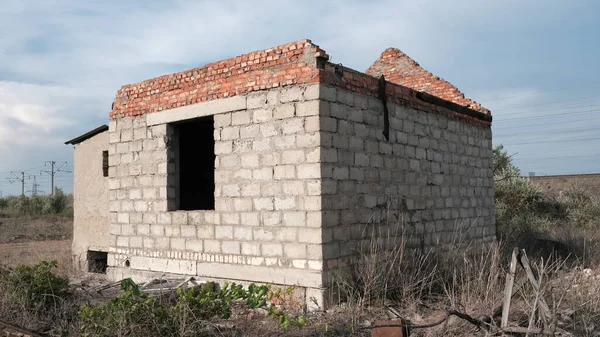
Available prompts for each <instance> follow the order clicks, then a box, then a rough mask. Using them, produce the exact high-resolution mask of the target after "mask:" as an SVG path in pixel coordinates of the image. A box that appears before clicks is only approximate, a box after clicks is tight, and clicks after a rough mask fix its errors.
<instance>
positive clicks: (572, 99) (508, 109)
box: [494, 95, 600, 112]
mask: <svg viewBox="0 0 600 337" xmlns="http://www.w3.org/2000/svg"><path fill="white" fill-rule="evenodd" d="M598 97H600V96H598V95H590V96H584V97H578V98H570V99H565V100H559V101H552V102H546V103H537V104H529V105H517V106H513V107H508V108H505V109H494V112H498V111H511V110H516V109H523V108H531V107H536V106H545V105H553V104H560V103H565V102H573V101H579V100H582V101H583V100H585V101H586V103H587V102H589V101H588V99H590V98H598Z"/></svg>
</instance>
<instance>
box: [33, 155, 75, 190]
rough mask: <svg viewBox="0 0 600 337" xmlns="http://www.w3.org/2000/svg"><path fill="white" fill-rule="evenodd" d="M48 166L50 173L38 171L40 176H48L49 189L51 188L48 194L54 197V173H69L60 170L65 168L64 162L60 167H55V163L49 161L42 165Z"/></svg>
mask: <svg viewBox="0 0 600 337" xmlns="http://www.w3.org/2000/svg"><path fill="white" fill-rule="evenodd" d="M48 164H50V171H40V174H42V175H43V174H44V173H46V174H49V175H50V177H51V187H52V192H50V194H52V195H54V176H55V175H56V173H58V172H65V173H70V172H71V171H64V170H61V168H63V167H65V165H67V162H66V161H65V162H63V163H61V164H60V166H57V165H56V162H55V161H53V160H49V161H46V162H45V163H44V166H47V165H48Z"/></svg>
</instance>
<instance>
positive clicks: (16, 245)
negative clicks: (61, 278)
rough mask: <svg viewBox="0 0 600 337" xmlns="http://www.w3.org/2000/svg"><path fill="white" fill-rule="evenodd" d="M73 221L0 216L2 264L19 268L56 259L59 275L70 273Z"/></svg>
mask: <svg viewBox="0 0 600 337" xmlns="http://www.w3.org/2000/svg"><path fill="white" fill-rule="evenodd" d="M72 229H73V220H72V219H68V218H60V217H47V218H29V217H18V218H8V217H0V264H4V265H9V266H16V265H19V264H35V263H37V262H39V261H42V260H46V261H52V260H56V261H57V263H58V272H59V273H61V274H63V275H68V274H69V272H70V271H71V268H72V267H71V257H70V255H71V253H70V250H71V233H72Z"/></svg>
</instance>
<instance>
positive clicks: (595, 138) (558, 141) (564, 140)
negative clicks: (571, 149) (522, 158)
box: [503, 137, 600, 146]
mask: <svg viewBox="0 0 600 337" xmlns="http://www.w3.org/2000/svg"><path fill="white" fill-rule="evenodd" d="M580 140H600V137H593V138H578V139H558V140H540V141H535V142H524V143H515V144H503V145H506V146H511V145H512V146H514V145H527V144H541V143H562V142H575V141H580Z"/></svg>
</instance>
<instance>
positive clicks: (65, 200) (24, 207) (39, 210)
mask: <svg viewBox="0 0 600 337" xmlns="http://www.w3.org/2000/svg"><path fill="white" fill-rule="evenodd" d="M2 205H4V207H2ZM3 209H5V210H6V212H7V213H8V214H10V215H13V216H40V215H61V216H68V217H72V216H73V197H72V195H67V194H65V193H64V192H63V190H62V189H60V188H56V189H55V192H54V195H34V196H24V195H22V196H18V197H7V198H3V199H0V211H2V210H3Z"/></svg>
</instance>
